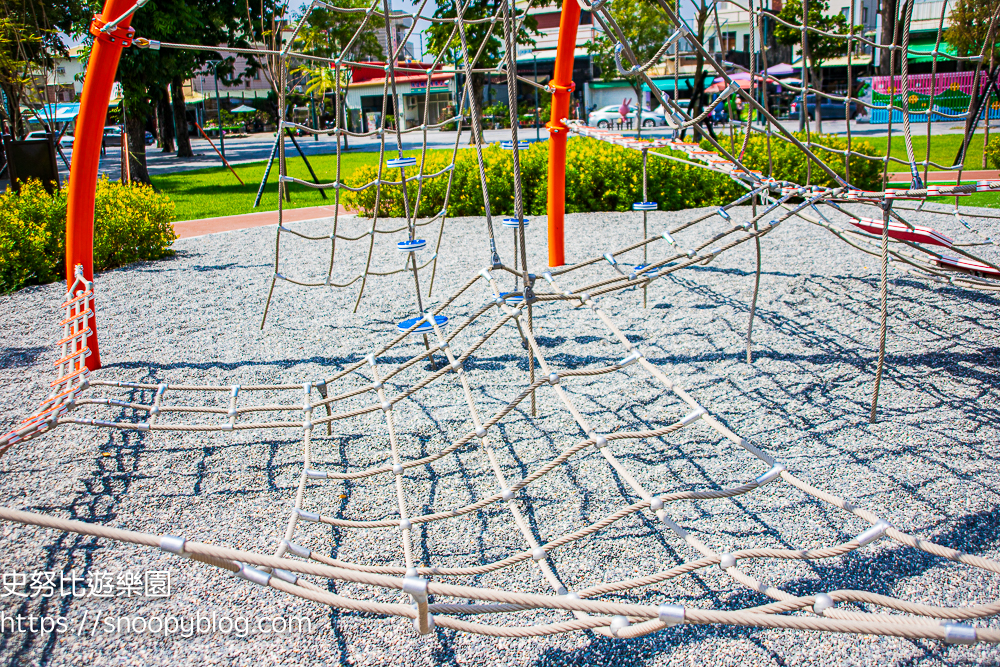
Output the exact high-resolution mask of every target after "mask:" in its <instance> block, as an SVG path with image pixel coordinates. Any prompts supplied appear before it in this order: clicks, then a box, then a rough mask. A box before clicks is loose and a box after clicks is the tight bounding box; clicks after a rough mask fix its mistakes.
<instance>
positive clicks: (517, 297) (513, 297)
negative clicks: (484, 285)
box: [500, 292, 524, 306]
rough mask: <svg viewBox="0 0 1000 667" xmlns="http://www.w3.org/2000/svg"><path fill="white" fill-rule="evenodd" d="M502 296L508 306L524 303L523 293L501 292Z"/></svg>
mask: <svg viewBox="0 0 1000 667" xmlns="http://www.w3.org/2000/svg"><path fill="white" fill-rule="evenodd" d="M500 298H501V299H503V302H504V303H506V304H507V305H508V306H516V305H518V304H520V303H524V295H523V294H511V293H510V292H500Z"/></svg>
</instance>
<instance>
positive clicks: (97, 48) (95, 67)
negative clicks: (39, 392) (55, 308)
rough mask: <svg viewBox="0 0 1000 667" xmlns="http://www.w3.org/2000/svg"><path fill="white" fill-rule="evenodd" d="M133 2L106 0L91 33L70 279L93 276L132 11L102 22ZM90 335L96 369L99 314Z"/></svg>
mask: <svg viewBox="0 0 1000 667" xmlns="http://www.w3.org/2000/svg"><path fill="white" fill-rule="evenodd" d="M131 7H132V0H106V2H105V4H104V9H103V10H102V11H101V13H100V14H99V15H98V16H96V17H95V20H94V23H93V24H92V25H91V33H92V34H94V35H95V39H94V47H93V49H92V50H91V53H90V61H89V62H88V63H87V74H86V77H85V78H84V80H83V94H82V96H81V98H80V115H79V116H77V119H76V133H75V136H74V139H73V163H72V166H71V169H70V178H69V185H68V188H67V195H68V196H67V199H68V208H67V211H66V283H67V285H68V286H72V285H73V282H74V281H75V280H76V278H75V276H74V275H73V270H74V268H75V267H76V265H77V264H80V265H82V266H83V275H84V277H85V278H86V279H87V280H93V279H94V195H95V192H96V190H97V171H98V167H99V165H100V160H101V142H103V141H104V122H105V119H106V117H107V114H108V100H109V99H110V98H111V89H112V87H113V86H114V83H115V74H116V72H117V71H118V61H119V60H120V59H121V55H122V49H123V48H125V47H126V46H129V45H130V44H131V41H132V40H131V30H130V28H129V23H130V22H131V17H129V18H126V19H125V20H123V21H122V22H121V23H119V24H118V26H117V27H116V28H115V29H114V30H113V31H111V32H110V33H101V32H100V29H99V26H103V25H105V24H107V23H110V22H111V21H113V20H115V19H116V18H118V17H119V16H121V15H122V14H124V13H125V12H127V11H128V10H129V9H131ZM87 326H88V327H89V328H90V331H91V337H90V339H89V340H88V341H87V343H88V347H89V348H90V351H91V354H90V356H89V357H87V368H89V369H90V370H92V371H94V370H97V369H98V368H100V367H101V355H100V352H99V350H98V346H97V316H96V314H91V316H90V319H89V321H88V323H87Z"/></svg>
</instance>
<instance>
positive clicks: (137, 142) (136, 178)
mask: <svg viewBox="0 0 1000 667" xmlns="http://www.w3.org/2000/svg"><path fill="white" fill-rule="evenodd" d="M125 132H126V133H127V134H128V170H129V180H130V181H131V182H133V183H146V184H147V185H148V184H149V172H148V171H147V170H146V123H145V122H143V121H142V119H141V118H140V116H139V114H138V113H129V110H128V109H127V108H126V110H125ZM123 167H124V165H123Z"/></svg>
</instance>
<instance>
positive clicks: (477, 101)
mask: <svg viewBox="0 0 1000 667" xmlns="http://www.w3.org/2000/svg"><path fill="white" fill-rule="evenodd" d="M485 87H486V75H485V74H483V73H482V72H474V73H473V74H472V99H470V100H469V103H470V104H469V115H470V116H474V117H476V118H478V119H479V128H480V130H482V127H483V112H482V109H483V88H485ZM459 127H461V126H459ZM477 141H478V142H479V143H483V136H482V134H481V133H480V136H478V137H477V136H476V124H475V123H473V124H472V133H471V136H470V137H469V145H473V144H475V143H476V142H477Z"/></svg>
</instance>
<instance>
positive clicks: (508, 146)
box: [500, 141, 531, 151]
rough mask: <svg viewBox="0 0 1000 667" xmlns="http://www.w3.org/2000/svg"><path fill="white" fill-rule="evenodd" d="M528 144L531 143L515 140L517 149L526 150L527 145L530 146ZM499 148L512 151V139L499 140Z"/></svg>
mask: <svg viewBox="0 0 1000 667" xmlns="http://www.w3.org/2000/svg"><path fill="white" fill-rule="evenodd" d="M530 145H531V144H529V143H528V142H527V141H519V142H517V149H518V150H522V151H523V150H526V149H527V148H528V146H530ZM500 148H502V149H504V150H505V151H512V150H514V142H513V141H501V142H500Z"/></svg>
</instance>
